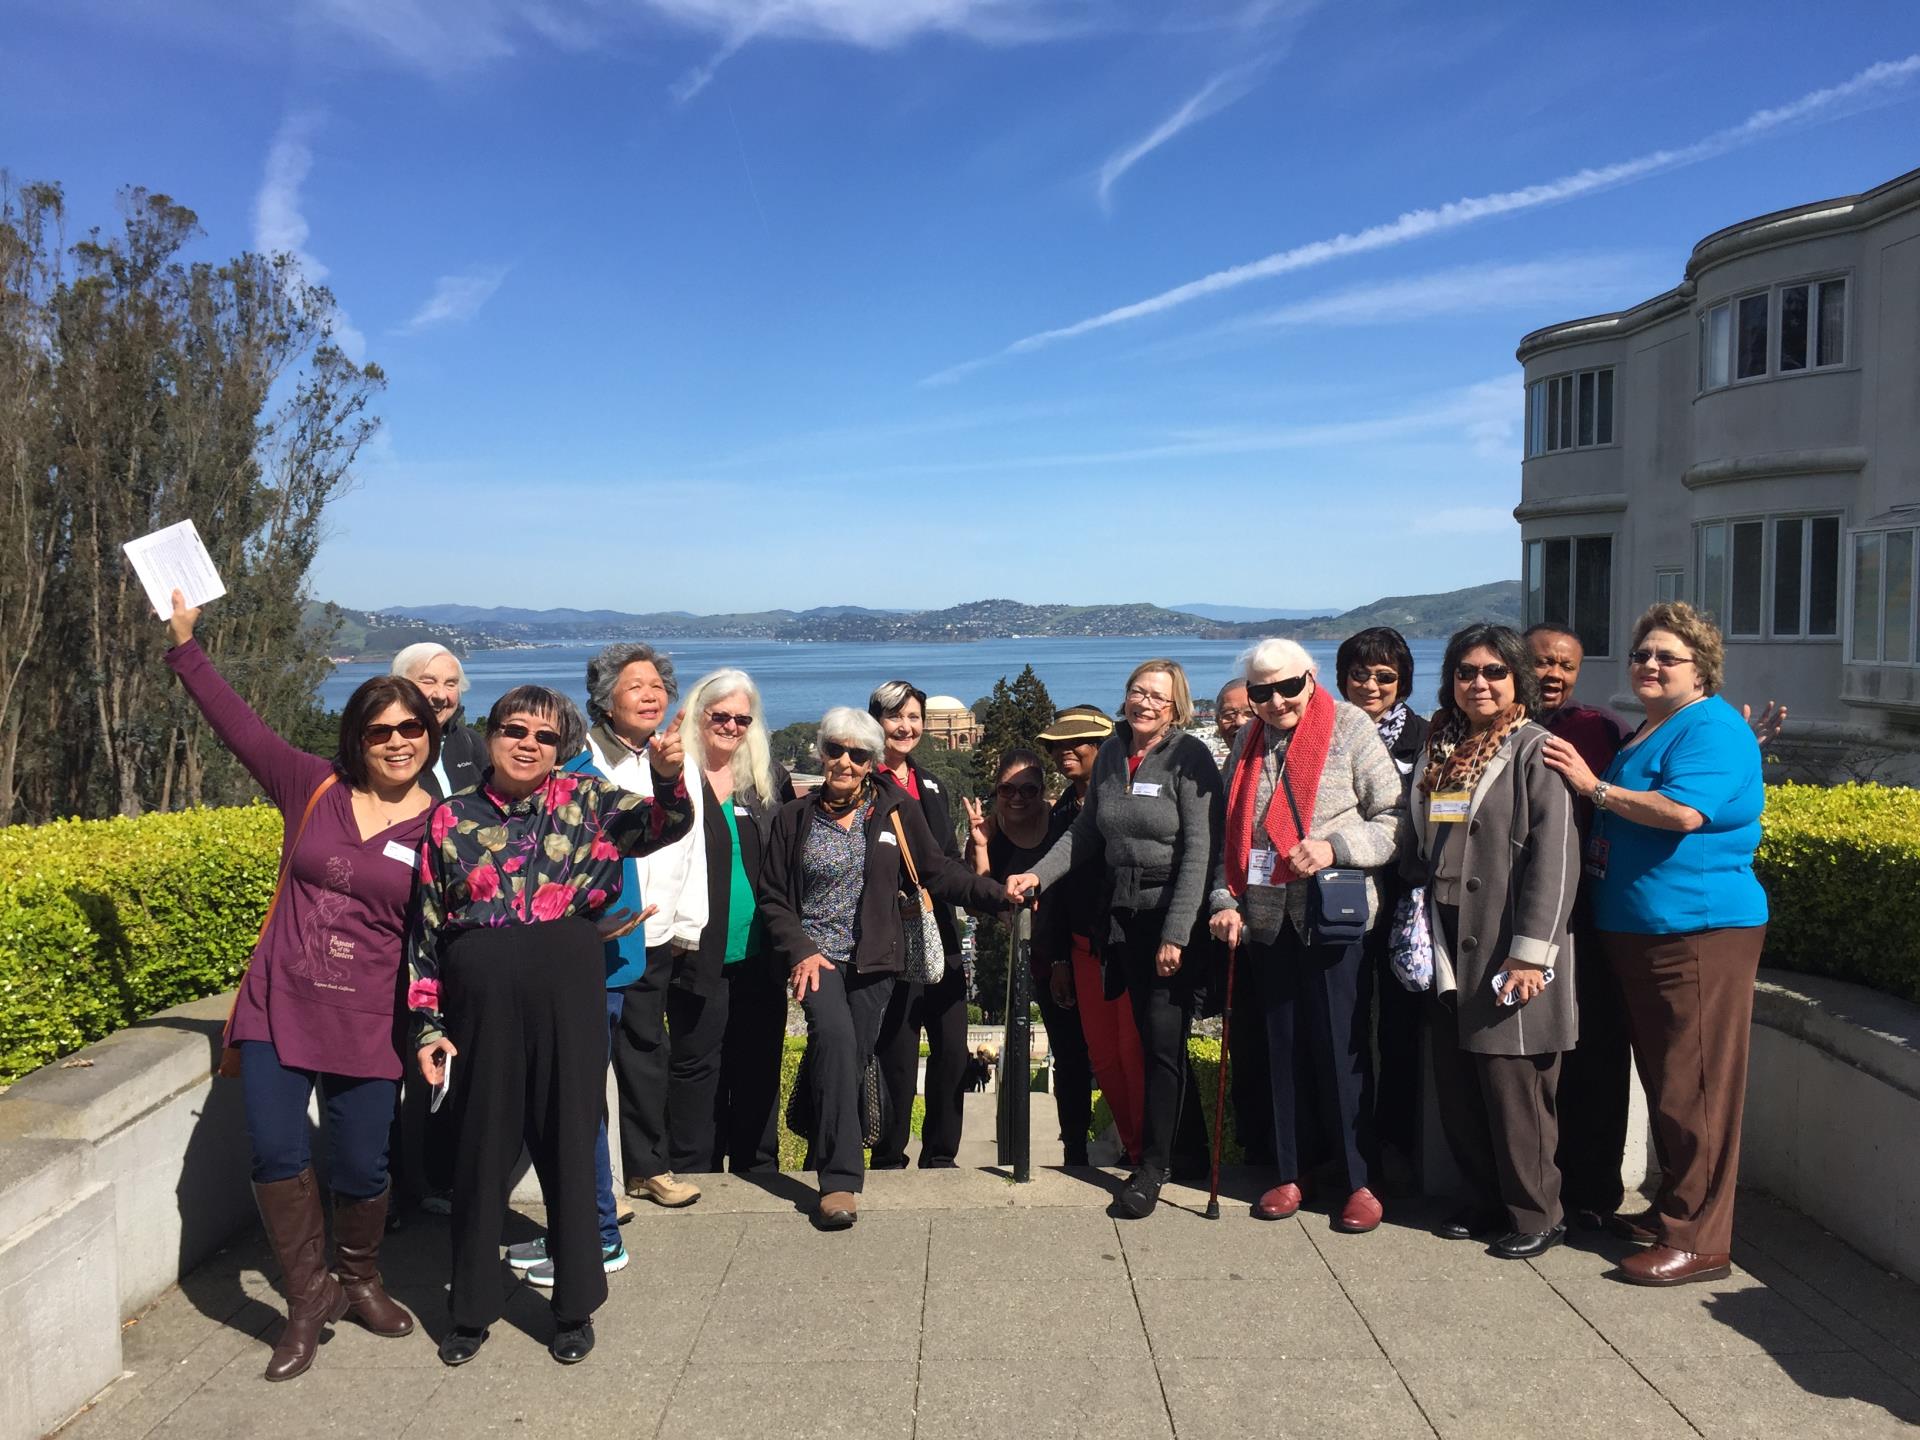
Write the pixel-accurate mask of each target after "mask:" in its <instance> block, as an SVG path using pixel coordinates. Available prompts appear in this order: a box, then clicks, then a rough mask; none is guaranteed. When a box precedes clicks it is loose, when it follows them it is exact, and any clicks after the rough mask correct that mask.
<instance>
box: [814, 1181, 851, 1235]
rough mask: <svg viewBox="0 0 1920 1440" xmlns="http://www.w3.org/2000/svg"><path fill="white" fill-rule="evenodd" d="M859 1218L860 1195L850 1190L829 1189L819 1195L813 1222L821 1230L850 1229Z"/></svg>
mask: <svg viewBox="0 0 1920 1440" xmlns="http://www.w3.org/2000/svg"><path fill="white" fill-rule="evenodd" d="M859 1218H860V1197H859V1196H858V1195H855V1194H854V1193H853V1192H852V1191H850V1190H829V1191H828V1192H827V1193H826V1194H824V1195H822V1196H821V1197H820V1208H819V1209H818V1210H816V1211H815V1212H814V1216H813V1223H814V1224H815V1225H817V1226H819V1227H820V1228H821V1229H822V1230H851V1229H852V1228H853V1222H854V1221H856V1220H858V1219H859Z"/></svg>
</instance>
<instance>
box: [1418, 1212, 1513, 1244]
mask: <svg viewBox="0 0 1920 1440" xmlns="http://www.w3.org/2000/svg"><path fill="white" fill-rule="evenodd" d="M1512 1223H1513V1222H1512V1221H1510V1220H1509V1219H1508V1218H1507V1216H1506V1212H1504V1211H1498V1210H1473V1209H1467V1210H1456V1211H1454V1213H1453V1214H1451V1215H1449V1216H1448V1217H1447V1218H1446V1219H1444V1220H1442V1221H1441V1222H1440V1223H1439V1224H1438V1225H1436V1226H1435V1227H1434V1233H1435V1234H1436V1235H1439V1236H1440V1237H1441V1238H1443V1239H1446V1240H1483V1239H1485V1238H1487V1237H1488V1236H1490V1235H1498V1234H1500V1233H1501V1232H1502V1231H1504V1230H1505V1229H1506V1228H1507V1226H1508V1225H1510V1224H1512Z"/></svg>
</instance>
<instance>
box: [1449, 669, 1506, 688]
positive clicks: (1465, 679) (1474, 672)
mask: <svg viewBox="0 0 1920 1440" xmlns="http://www.w3.org/2000/svg"><path fill="white" fill-rule="evenodd" d="M1512 673H1513V671H1512V670H1510V669H1509V668H1508V667H1507V666H1505V665H1500V664H1494V665H1456V666H1454V667H1453V679H1454V683H1455V684H1459V685H1471V684H1472V683H1473V682H1474V680H1475V679H1476V678H1477V677H1485V678H1486V679H1488V680H1504V679H1506V678H1507V676H1509V675H1511V674H1512Z"/></svg>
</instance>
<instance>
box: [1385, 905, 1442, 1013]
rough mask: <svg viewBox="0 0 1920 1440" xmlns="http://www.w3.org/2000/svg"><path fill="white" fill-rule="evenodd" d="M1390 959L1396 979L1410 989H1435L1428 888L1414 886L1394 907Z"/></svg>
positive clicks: (1388, 947) (1390, 933)
mask: <svg viewBox="0 0 1920 1440" xmlns="http://www.w3.org/2000/svg"><path fill="white" fill-rule="evenodd" d="M1387 958H1388V959H1389V960H1390V961H1392V963H1393V978H1394V979H1396V980H1398V981H1399V982H1400V983H1401V984H1402V985H1404V986H1406V987H1407V989H1409V990H1413V991H1420V990H1431V989H1432V988H1433V931H1432V929H1431V928H1430V922H1429V921H1428V919H1427V887H1426V886H1424V885H1416V886H1414V887H1413V889H1411V890H1409V891H1407V892H1406V893H1405V894H1403V895H1402V896H1401V897H1400V899H1399V901H1398V902H1397V903H1396V904H1395V905H1394V907H1393V927H1392V929H1390V930H1389V931H1388V932H1387Z"/></svg>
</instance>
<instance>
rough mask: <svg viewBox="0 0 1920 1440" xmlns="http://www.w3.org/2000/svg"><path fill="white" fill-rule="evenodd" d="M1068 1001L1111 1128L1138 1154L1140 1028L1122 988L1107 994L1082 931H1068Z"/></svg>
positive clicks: (1143, 1089)
mask: <svg viewBox="0 0 1920 1440" xmlns="http://www.w3.org/2000/svg"><path fill="white" fill-rule="evenodd" d="M1073 1003H1074V1004H1075V1005H1076V1006H1077V1007H1078V1008H1079V1011H1080V1028H1081V1030H1082V1031H1084V1032H1085V1034H1086V1037H1087V1058H1088V1060H1089V1061H1091V1062H1092V1065H1093V1079H1094V1083H1095V1084H1097V1085H1098V1086H1099V1087H1100V1093H1101V1094H1102V1095H1104V1096H1105V1097H1106V1100H1107V1108H1108V1109H1109V1110H1111V1111H1112V1112H1113V1128H1114V1129H1115V1130H1117V1131H1119V1132H1120V1143H1121V1145H1122V1146H1124V1147H1125V1149H1126V1152H1127V1155H1128V1157H1129V1158H1131V1159H1138V1158H1139V1156H1140V1143H1141V1133H1140V1132H1141V1128H1142V1125H1143V1123H1144V1121H1143V1115H1142V1112H1143V1111H1144V1110H1145V1108H1146V1103H1147V1101H1146V1093H1147V1070H1146V1065H1145V1064H1144V1063H1143V1062H1142V1061H1141V1059H1140V1028H1139V1027H1138V1026H1137V1025H1135V1024H1134V1023H1133V1002H1132V1001H1130V1000H1128V999H1127V997H1126V995H1125V993H1122V994H1121V996H1120V998H1119V999H1118V1000H1109V999H1107V998H1106V984H1105V981H1104V979H1103V978H1102V975H1101V972H1100V958H1099V957H1098V956H1097V955H1095V954H1094V953H1093V946H1092V944H1091V943H1090V942H1089V941H1088V940H1087V938H1086V936H1084V935H1076V936H1074V937H1073Z"/></svg>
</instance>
